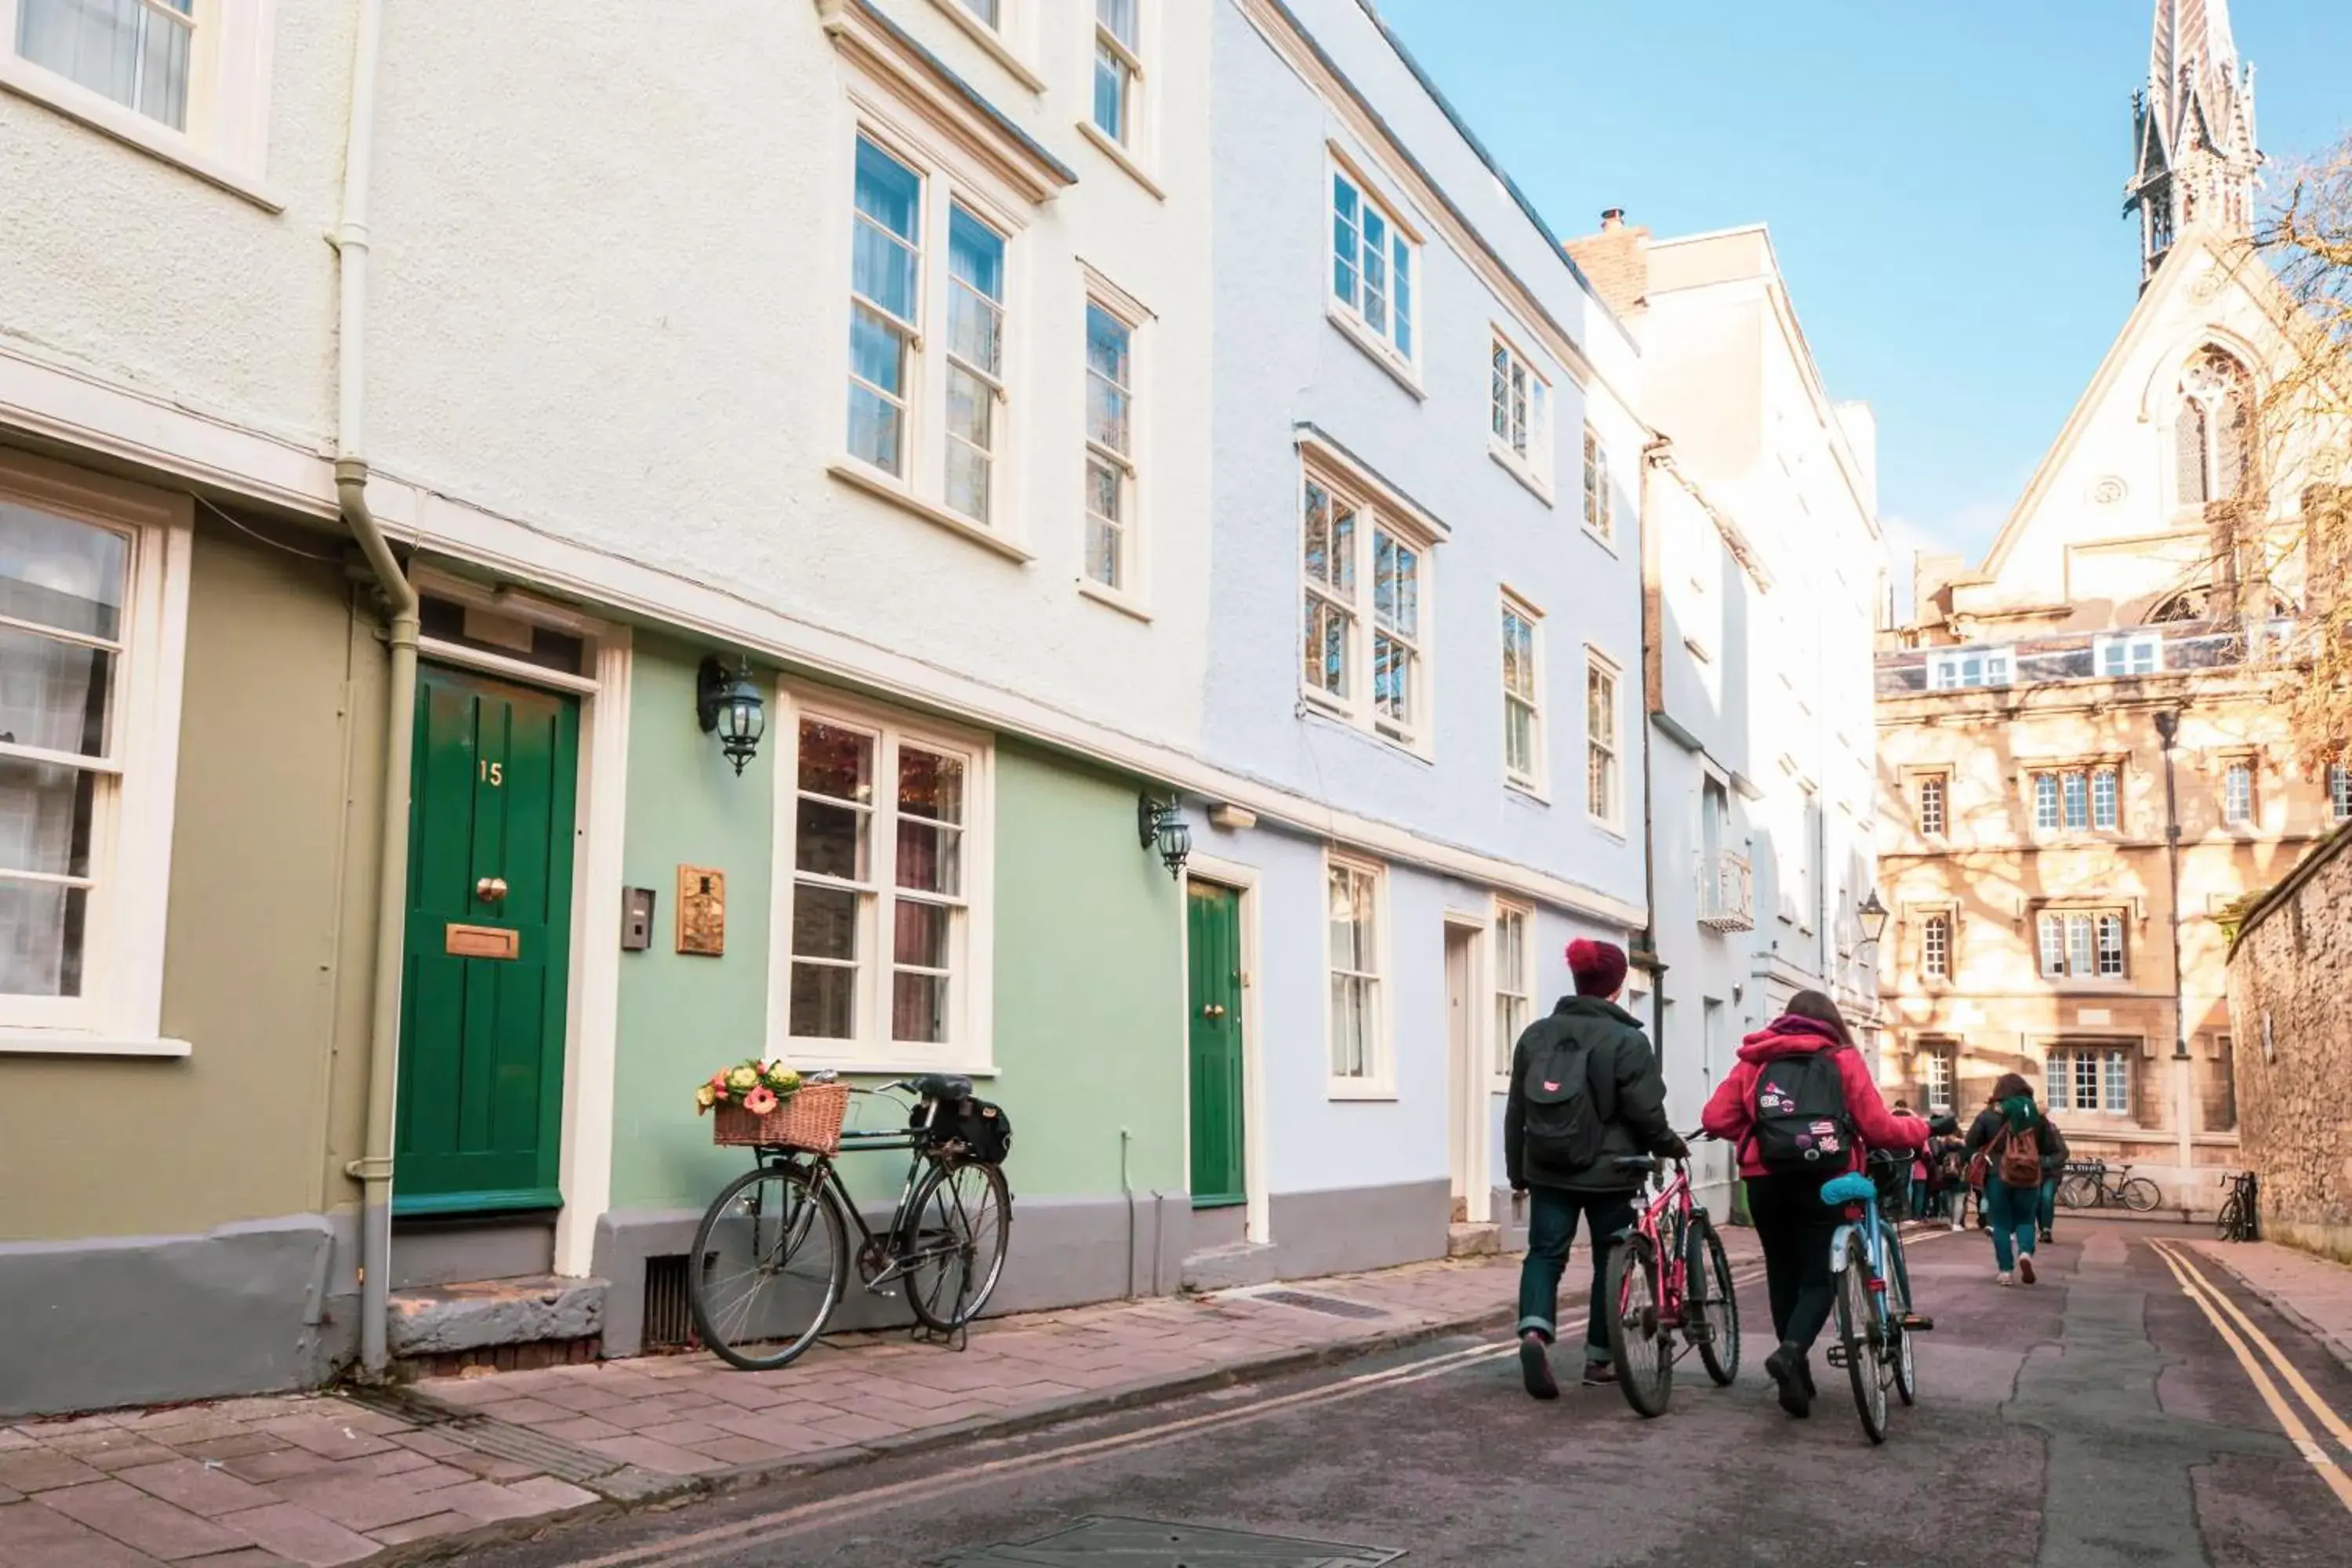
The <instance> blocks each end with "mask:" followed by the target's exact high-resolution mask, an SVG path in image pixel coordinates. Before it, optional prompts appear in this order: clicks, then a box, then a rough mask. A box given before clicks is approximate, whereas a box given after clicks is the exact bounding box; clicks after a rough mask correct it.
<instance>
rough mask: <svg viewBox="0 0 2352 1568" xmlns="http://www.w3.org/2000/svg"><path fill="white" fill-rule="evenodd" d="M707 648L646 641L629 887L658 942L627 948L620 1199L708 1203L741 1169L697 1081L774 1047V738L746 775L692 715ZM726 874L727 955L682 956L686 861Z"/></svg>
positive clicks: (632, 729) (616, 1114)
mask: <svg viewBox="0 0 2352 1568" xmlns="http://www.w3.org/2000/svg"><path fill="white" fill-rule="evenodd" d="M703 652H704V650H702V649H700V648H697V647H690V646H688V645H686V644H681V643H676V642H671V641H668V640H667V639H664V638H661V637H651V636H642V635H641V636H640V637H638V638H637V640H636V644H635V658H634V661H633V662H634V668H633V670H632V673H631V677H630V703H629V795H628V801H629V812H628V826H627V830H626V833H625V847H624V849H623V852H622V876H623V878H624V879H625V883H626V885H627V886H629V887H632V888H651V889H654V942H653V947H652V948H651V949H650V950H649V951H647V952H624V953H623V954H621V994H620V1039H619V1042H618V1045H617V1047H616V1050H615V1064H614V1105H613V1205H614V1207H616V1208H632V1207H654V1208H663V1207H681V1208H686V1207H691V1208H699V1207H700V1206H701V1205H704V1204H705V1203H708V1202H709V1199H710V1194H713V1193H714V1192H716V1191H718V1190H719V1185H720V1184H722V1183H723V1182H725V1181H726V1180H727V1179H728V1178H729V1177H730V1176H733V1175H735V1174H736V1173H739V1172H740V1171H741V1170H742V1168H743V1166H744V1163H745V1160H744V1156H743V1155H742V1154H741V1153H740V1152H737V1151H731V1150H719V1149H714V1148H712V1147H711V1145H710V1124H709V1122H708V1121H703V1120H701V1119H699V1118H698V1117H697V1116H696V1115H695V1112H694V1088H695V1085H696V1084H698V1083H699V1082H701V1081H702V1080H703V1079H706V1078H708V1077H709V1075H710V1074H711V1072H712V1071H713V1070H715V1069H716V1068H719V1067H721V1066H723V1065H725V1064H727V1063H729V1062H734V1061H740V1060H741V1059H742V1058H745V1057H753V1056H760V1055H762V1054H764V1046H765V1042H766V1037H767V1016H768V910H769V907H770V899H769V896H768V892H769V886H770V884H771V882H772V875H771V869H772V858H771V850H770V846H771V844H772V841H773V837H774V836H773V825H774V809H775V795H774V788H775V782H776V781H775V767H776V764H775V746H774V744H773V742H772V740H771V742H770V743H768V744H766V745H763V746H761V749H760V754H759V755H758V756H756V757H754V758H753V759H752V760H751V763H749V764H747V765H746V766H745V768H744V770H743V774H742V776H741V777H740V778H738V777H737V776H736V774H735V769H734V766H733V764H731V763H729V762H728V761H727V760H726V758H725V757H723V756H721V755H720V754H719V742H717V741H716V740H715V739H713V738H712V737H711V736H709V735H706V734H704V733H703V732H702V728H701V726H700V724H699V723H698V722H697V721H696V719H695V710H694V699H695V671H696V670H697V668H698V667H699V666H700V664H701V661H702V657H703ZM682 865H684V866H707V867H713V868H717V869H719V870H721V871H724V872H725V873H726V874H727V951H726V952H725V953H724V954H723V955H722V956H720V957H718V958H699V957H692V956H688V955H687V954H683V953H680V952H678V951H677V868H678V867H680V866H682Z"/></svg>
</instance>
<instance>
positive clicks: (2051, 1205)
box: [2042, 1176, 2058, 1231]
mask: <svg viewBox="0 0 2352 1568" xmlns="http://www.w3.org/2000/svg"><path fill="white" fill-rule="evenodd" d="M2057 1223H2058V1178H2057V1177H2055V1176H2044V1177H2042V1229H2043V1230H2045V1231H2048V1230H2052V1229H2054V1228H2055V1227H2056V1226H2057Z"/></svg>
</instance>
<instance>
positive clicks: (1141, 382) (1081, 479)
mask: <svg viewBox="0 0 2352 1568" xmlns="http://www.w3.org/2000/svg"><path fill="white" fill-rule="evenodd" d="M1079 276H1080V278H1081V279H1082V280H1083V282H1084V284H1085V294H1084V297H1083V300H1082V302H1081V304H1080V306H1079V310H1078V361H1079V364H1078V374H1079V377H1080V379H1081V381H1082V382H1083V383H1084V388H1083V389H1082V391H1081V393H1080V403H1079V405H1078V406H1079V420H1080V430H1079V438H1080V445H1081V450H1082V453H1083V455H1082V456H1081V457H1080V458H1079V468H1078V483H1079V487H1080V489H1079V501H1078V578H1077V582H1078V590H1079V592H1081V593H1083V594H1085V595H1087V597H1089V598H1092V599H1098V600H1101V601H1103V602H1104V603H1107V604H1108V605H1111V606H1113V607H1114V608H1117V609H1121V610H1125V611H1126V612H1128V613H1129V615H1134V616H1146V615H1148V614H1149V605H1150V602H1151V586H1150V558H1151V557H1150V551H1149V550H1148V549H1146V548H1145V545H1146V542H1147V540H1148V538H1149V535H1148V534H1147V533H1146V531H1145V523H1146V517H1147V514H1148V512H1149V511H1150V507H1149V505H1148V504H1147V500H1148V498H1147V497H1146V495H1145V493H1144V479H1143V477H1144V468H1145V463H1146V460H1147V455H1148V448H1149V447H1150V426H1149V422H1148V421H1146V420H1144V419H1142V418H1140V417H1139V416H1138V410H1139V409H1144V408H1148V407H1149V406H1150V403H1149V398H1150V385H1149V371H1150V343H1149V340H1150V333H1149V332H1148V331H1146V329H1147V328H1148V327H1149V325H1150V322H1151V321H1152V315H1151V312H1150V310H1148V309H1146V308H1145V307H1144V305H1143V304H1142V302H1141V301H1140V300H1137V299H1136V298H1135V297H1134V296H1133V295H1131V294H1129V293H1128V292H1127V291H1126V290H1125V289H1121V288H1119V287H1118V285H1117V284H1115V283H1113V282H1111V281H1110V280H1109V279H1107V278H1105V277H1103V276H1102V275H1101V274H1099V273H1097V272H1096V271H1095V270H1094V269H1093V268H1090V267H1087V266H1085V265H1084V264H1081V266H1080V268H1079ZM1090 309H1091V310H1101V311H1102V312H1103V313H1104V314H1105V315H1108V316H1109V317H1110V318H1111V319H1112V320H1114V321H1118V324H1119V325H1121V326H1122V327H1125V328H1126V329H1127V353H1128V366H1127V374H1128V385H1127V406H1128V417H1127V450H1126V452H1124V453H1119V452H1117V451H1114V450H1112V449H1111V448H1110V447H1106V446H1103V445H1100V444H1098V443H1097V442H1096V440H1095V439H1094V432H1093V429H1092V426H1091V425H1090V423H1089V422H1088V421H1087V415H1086V410H1087V406H1088V405H1089V402H1090V400H1091V395H1092V386H1093V374H1094V373H1093V368H1092V363H1091V362H1090V361H1089V360H1088V359H1087V325H1086V322H1087V310H1090ZM1097 460H1100V461H1103V462H1106V463H1108V465H1110V466H1111V467H1112V468H1114V469H1117V470H1120V471H1122V472H1123V474H1124V482H1123V488H1122V490H1121V496H1120V499H1121V502H1122V504H1123V506H1124V508H1125V511H1126V515H1125V516H1123V517H1121V518H1120V519H1119V520H1118V525H1119V536H1120V554H1119V563H1120V567H1121V570H1122V574H1123V576H1122V580H1121V581H1120V582H1118V583H1117V584H1110V583H1105V582H1103V581H1102V580H1101V579H1100V578H1098V577H1097V576H1096V575H1095V574H1094V552H1093V550H1092V548H1091V542H1092V532H1093V531H1092V529H1091V527H1090V526H1089V524H1090V521H1091V519H1092V517H1093V515H1094V514H1093V510H1092V506H1091V501H1092V498H1093V494H1094V489H1093V484H1092V480H1091V477H1090V476H1089V474H1088V473H1087V468H1088V467H1089V466H1090V465H1091V464H1092V463H1094V462H1096V461H1097Z"/></svg>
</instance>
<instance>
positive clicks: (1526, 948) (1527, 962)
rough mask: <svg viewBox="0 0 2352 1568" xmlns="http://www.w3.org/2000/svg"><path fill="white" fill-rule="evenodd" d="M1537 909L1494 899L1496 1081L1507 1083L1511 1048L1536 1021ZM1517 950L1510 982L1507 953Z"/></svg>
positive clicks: (1510, 954)
mask: <svg viewBox="0 0 2352 1568" xmlns="http://www.w3.org/2000/svg"><path fill="white" fill-rule="evenodd" d="M1535 933H1536V911H1535V909H1534V907H1533V906H1531V905H1528V904H1521V903H1515V902H1513V901H1512V900H1508V899H1496V900H1495V966H1494V975H1495V1008H1494V1012H1495V1045H1494V1057H1495V1062H1494V1067H1495V1081H1496V1083H1497V1084H1498V1085H1507V1084H1508V1083H1509V1082H1510V1080H1511V1051H1512V1048H1513V1047H1516V1046H1517V1044H1518V1043H1519V1036H1520V1034H1521V1033H1522V1032H1523V1031H1524V1030H1525V1029H1526V1028H1527V1026H1528V1025H1529V1024H1531V1023H1533V1022H1534V1021H1535V1016H1536V1015H1535V1006H1536V963H1535ZM1514 953H1516V955H1517V960H1518V963H1517V970H1518V973H1517V976H1516V978H1517V981H1518V985H1517V988H1516V989H1515V988H1513V986H1512V984H1511V981H1512V980H1513V978H1514V976H1513V975H1512V973H1511V970H1512V967H1513V965H1512V964H1511V963H1510V962H1509V960H1510V957H1511V956H1512V955H1513V954H1514Z"/></svg>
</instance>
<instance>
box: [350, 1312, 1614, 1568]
mask: <svg viewBox="0 0 2352 1568" xmlns="http://www.w3.org/2000/svg"><path fill="white" fill-rule="evenodd" d="M1585 1294H1586V1292H1584V1291H1581V1290H1580V1291H1578V1292H1576V1293H1575V1296H1574V1302H1575V1303H1576V1304H1581V1303H1582V1302H1583V1300H1584V1298H1585ZM1561 1305H1562V1307H1563V1308H1565V1307H1567V1306H1568V1305H1570V1296H1569V1293H1568V1292H1567V1291H1565V1290H1563V1291H1562V1292H1561ZM1517 1320H1518V1309H1517V1306H1516V1305H1512V1306H1506V1307H1498V1308H1492V1309H1488V1310H1484V1311H1479V1312H1475V1313H1469V1314H1465V1315H1461V1316H1456V1317H1452V1318H1445V1319H1440V1320H1437V1321H1430V1322H1423V1323H1413V1324H1409V1325H1399V1326H1398V1327H1397V1328H1395V1329H1393V1330H1391V1331H1385V1332H1381V1333H1376V1334H1372V1335H1369V1336H1367V1337H1365V1338H1362V1339H1354V1340H1343V1341H1339V1342H1333V1343H1329V1344H1322V1345H1316V1346H1312V1347H1309V1348H1307V1349H1305V1350H1297V1351H1281V1352H1275V1353H1273V1354H1269V1355H1262V1356H1256V1357H1254V1358H1252V1359H1250V1360H1247V1361H1238V1362H1234V1363H1230V1364H1228V1365H1225V1366H1221V1367H1215V1368H1213V1369H1211V1370H1208V1371H1205V1372H1198V1373H1187V1374H1185V1375H1183V1376H1181V1377H1175V1378H1160V1379H1141V1380H1139V1381H1137V1382H1134V1383H1129V1384H1120V1385H1119V1386H1118V1387H1116V1388H1107V1389H1101V1390H1098V1391H1097V1392H1095V1393H1092V1394H1083V1395H1081V1396H1079V1397H1077V1398H1076V1399H1068V1400H1060V1401H1055V1402H1053V1403H1049V1404H1042V1405H1027V1406H1024V1407H1023V1408H1021V1409H1018V1410H1008V1411H1005V1412H1003V1413H1002V1414H1001V1415H975V1416H971V1417H970V1418H968V1419H966V1420H963V1421H958V1422H954V1423H951V1424H950V1425H948V1426H933V1427H927V1428H924V1429H922V1430H919V1431H914V1432H907V1433H902V1434H900V1435H899V1436H895V1437H882V1438H877V1439H875V1440H874V1441H872V1442H867V1443H855V1444H849V1445H845V1446H844V1447H840V1448H836V1449H834V1450H831V1451H829V1452H826V1453H822V1454H818V1455H815V1456H813V1457H809V1458H784V1459H773V1460H760V1461H756V1462H754V1463H752V1464H748V1465H738V1466H735V1467H733V1468H730V1469H724V1470H714V1471H711V1472H709V1473H707V1474H704V1475H698V1476H678V1477H675V1478H669V1479H667V1484H663V1485H658V1486H650V1487H646V1488H644V1489H637V1490H634V1491H632V1493H631V1494H630V1495H629V1496H627V1497H614V1496H610V1495H607V1494H604V1493H603V1492H602V1490H601V1489H600V1487H599V1485H598V1483H597V1482H594V1481H590V1482H582V1483H575V1484H578V1485H581V1486H582V1487H583V1489H585V1490H589V1491H595V1492H598V1494H599V1495H598V1499H597V1500H596V1501H595V1502H593V1503H583V1504H581V1505H580V1506H579V1507H577V1508H573V1509H567V1510H562V1511H561V1512H556V1513H542V1514H533V1515H531V1516H530V1518H528V1519H517V1520H504V1521H499V1522H497V1523H494V1524H486V1525H482V1526H480V1527H478V1528H477V1529H474V1530H467V1531H454V1532H452V1533H450V1534H447V1535H440V1536H435V1537H433V1538H431V1539H430V1540H426V1541H419V1542H415V1543H414V1544H411V1545H404V1546H387V1547H385V1548H384V1549H383V1551H382V1552H377V1553H376V1554H375V1555H373V1556H372V1557H367V1558H362V1559H361V1562H362V1563H364V1564H366V1568H394V1565H395V1564H400V1563H433V1562H443V1561H446V1560H447V1559H449V1558H451V1557H455V1556H457V1555H458V1554H459V1553H461V1552H470V1551H476V1550H478V1549H480V1548H482V1547H484V1546H494V1545H501V1544H506V1543H509V1542H518V1541H523V1540H528V1539H530V1538H533V1537H536V1536H538V1535H541V1534H542V1533H545V1532H547V1531H552V1530H555V1529H557V1528H559V1527H568V1526H573V1525H578V1524H582V1523H586V1522H589V1521H593V1520H597V1519H604V1518H611V1517H616V1516H619V1515H624V1514H630V1513H635V1512H639V1511H644V1510H660V1509H667V1508H675V1507H677V1506H678V1505H680V1504H682V1503H686V1502H690V1501H693V1500H697V1499H700V1498H710V1497H723V1496H727V1495H730V1494H731V1493H734V1492H738V1491H741V1490H744V1489H747V1488H751V1487H754V1486H761V1485H764V1484H766V1483H768V1482H771V1481H780V1480H790V1479H798V1478H802V1477H807V1476H819V1475H828V1474H831V1473H832V1472H834V1471H836V1470H845V1469H854V1468H857V1467H859V1466H862V1465H869V1464H877V1463H879V1462H881V1461H882V1460H884V1459H895V1458H907V1457H908V1456H911V1455H918V1454H926V1453H930V1452H932V1451H934V1450H937V1449H940V1448H946V1447H953V1446H955V1445H958V1444H961V1443H967V1442H970V1441H971V1440H972V1439H974V1438H976V1437H1014V1436H1024V1435H1025V1434H1027V1433H1031V1432H1034V1431H1038V1430H1040V1429H1042V1428H1045V1427H1047V1426H1060V1425H1062V1424H1063V1423H1065V1422H1069V1421H1078V1420H1083V1419H1085V1418H1087V1416H1091V1415H1114V1414H1117V1413H1119V1412H1122V1411H1129V1410H1140V1409H1145V1408H1148V1407H1150V1406H1151V1405H1163V1404H1169V1403H1172V1402H1174V1401H1176V1400H1180V1399H1186V1398H1190V1397H1192V1395H1194V1394H1207V1393H1211V1392H1213V1391H1214V1390H1216V1389H1220V1388H1230V1387H1232V1386H1233V1385H1234V1384H1237V1383H1251V1382H1257V1381H1261V1380H1263V1379H1265V1378H1270V1377H1280V1376H1283V1375H1285V1374H1287V1373H1297V1372H1307V1371H1312V1370H1313V1369H1315V1368H1317V1367H1325V1366H1336V1365H1339V1364H1341V1363H1346V1362H1350V1361H1357V1360H1360V1359H1361V1358H1363V1357H1365V1356H1369V1355H1377V1354H1379V1353H1380V1352H1383V1351H1391V1350H1400V1349H1403V1348H1406V1347H1408V1346H1412V1345H1416V1344H1422V1343H1425V1342H1428V1341H1430V1340H1435V1339H1443V1338H1444V1337H1446V1336H1447V1335H1449V1334H1459V1333H1469V1332H1473V1331H1480V1330H1491V1329H1499V1328H1507V1327H1509V1326H1510V1325H1511V1324H1512V1323H1514V1322H1516V1321H1517ZM410 1392H411V1394H412V1397H415V1398H417V1399H420V1400H423V1401H425V1402H427V1403H430V1404H433V1405H436V1406H438V1407H439V1408H440V1409H442V1410H444V1411H446V1412H447V1413H449V1415H451V1416H452V1418H457V1417H462V1416H468V1415H474V1414H475V1413H474V1412H471V1411H467V1410H465V1409H463V1408H462V1407H460V1406H457V1405H444V1404H442V1403H441V1402H440V1401H438V1400H435V1399H433V1398H432V1396H431V1395H430V1394H419V1393H416V1392H415V1391H414V1390H413V1389H412V1390H411V1391H410Z"/></svg>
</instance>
